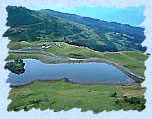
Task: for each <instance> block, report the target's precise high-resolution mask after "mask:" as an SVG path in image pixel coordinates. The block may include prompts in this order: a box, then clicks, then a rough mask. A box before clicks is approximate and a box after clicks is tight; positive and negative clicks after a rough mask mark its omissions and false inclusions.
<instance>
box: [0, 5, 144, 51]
mask: <svg viewBox="0 0 152 119" xmlns="http://www.w3.org/2000/svg"><path fill="white" fill-rule="evenodd" d="M7 12H8V18H7V24H6V25H7V26H10V28H9V29H8V30H7V31H6V32H5V33H4V35H3V36H4V37H9V39H10V40H12V41H14V42H19V41H28V42H33V41H40V40H43V41H59V42H66V43H69V44H74V45H78V46H85V47H88V48H91V49H93V50H98V51H132V50H140V51H145V48H142V46H141V45H140V44H141V42H142V41H143V40H144V39H145V36H144V32H143V31H144V29H143V28H139V27H133V26H130V25H124V24H120V23H115V22H106V21H102V20H98V19H93V18H88V17H81V16H78V15H73V14H67V13H61V12H56V11H52V10H41V11H34V10H29V9H26V8H25V7H15V6H8V7H7Z"/></svg>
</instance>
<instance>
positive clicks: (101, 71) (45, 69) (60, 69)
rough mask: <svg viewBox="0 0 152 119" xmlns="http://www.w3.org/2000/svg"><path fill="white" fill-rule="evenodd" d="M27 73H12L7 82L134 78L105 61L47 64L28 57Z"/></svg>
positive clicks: (128, 81) (123, 80) (95, 80)
mask: <svg viewBox="0 0 152 119" xmlns="http://www.w3.org/2000/svg"><path fill="white" fill-rule="evenodd" d="M24 62H25V73H24V74H20V75H17V74H14V73H10V74H9V76H8V80H7V83H10V84H11V85H23V84H28V83H30V82H32V81H33V80H38V79H41V80H55V79H61V78H64V77H68V78H70V79H71V80H72V81H74V82H79V83H133V82H135V81H134V80H133V79H131V78H129V77H128V76H127V75H126V74H124V73H123V72H121V71H120V70H118V69H117V68H115V67H114V66H112V65H109V64H105V63H92V62H91V63H74V64H73V63H60V64H45V63H42V62H41V61H39V60H34V59H26V60H24Z"/></svg>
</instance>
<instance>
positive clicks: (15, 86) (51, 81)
mask: <svg viewBox="0 0 152 119" xmlns="http://www.w3.org/2000/svg"><path fill="white" fill-rule="evenodd" d="M37 81H38V82H49V83H56V82H60V81H65V82H66V83H69V84H79V85H118V86H130V85H134V84H136V85H139V84H140V83H80V82H75V81H72V80H70V78H68V77H65V78H61V79H51V80H43V79H38V80H33V81H31V82H30V83H27V84H20V85H10V87H11V88H20V87H23V86H28V85H31V84H33V83H34V82H37Z"/></svg>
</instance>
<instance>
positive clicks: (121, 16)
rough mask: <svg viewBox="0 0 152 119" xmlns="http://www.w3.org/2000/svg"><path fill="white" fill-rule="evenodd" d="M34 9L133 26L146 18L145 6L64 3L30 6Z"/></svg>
mask: <svg viewBox="0 0 152 119" xmlns="http://www.w3.org/2000/svg"><path fill="white" fill-rule="evenodd" d="M27 8H29V9H32V10H40V9H52V10H55V11H60V12H64V13H71V14H77V15H80V16H85V17H92V18H97V19H101V20H105V21H110V22H111V21H112V22H119V23H123V24H130V25H132V26H139V25H140V24H141V23H142V22H143V21H144V19H145V16H143V12H144V9H145V6H140V7H127V8H116V7H115V6H113V7H110V8H106V7H102V6H97V7H89V6H86V5H80V6H71V7H64V6H62V5H57V6H51V5H47V6H45V7H44V6H29V7H27Z"/></svg>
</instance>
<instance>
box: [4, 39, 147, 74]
mask: <svg viewBox="0 0 152 119" xmlns="http://www.w3.org/2000/svg"><path fill="white" fill-rule="evenodd" d="M43 43H46V41H37V42H31V43H29V42H17V43H16V42H13V43H10V44H9V45H8V48H9V49H11V50H15V49H27V48H28V47H40V46H42V44H43ZM47 43H48V44H52V45H56V47H50V48H48V49H42V50H34V51H47V52H51V53H54V54H55V55H61V56H65V57H75V58H90V57H96V58H101V59H107V60H109V61H113V62H116V63H118V64H120V65H123V66H124V67H126V68H129V69H131V70H132V71H134V72H136V73H138V74H140V75H142V76H144V71H145V69H146V68H145V65H144V62H145V60H146V59H147V58H148V56H147V55H145V54H143V53H142V52H140V51H122V52H99V51H94V50H91V49H89V48H86V47H79V46H75V45H69V44H67V43H64V42H47ZM28 51H33V50H28ZM9 54H10V55H9V56H8V58H7V59H6V60H12V59H14V58H15V57H18V56H19V57H21V58H31V59H39V60H41V61H43V62H47V63H49V62H52V61H50V58H49V57H51V55H49V54H48V53H37V54H36V53H30V52H29V53H23V52H19V51H18V52H9ZM46 56H49V57H46Z"/></svg>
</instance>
